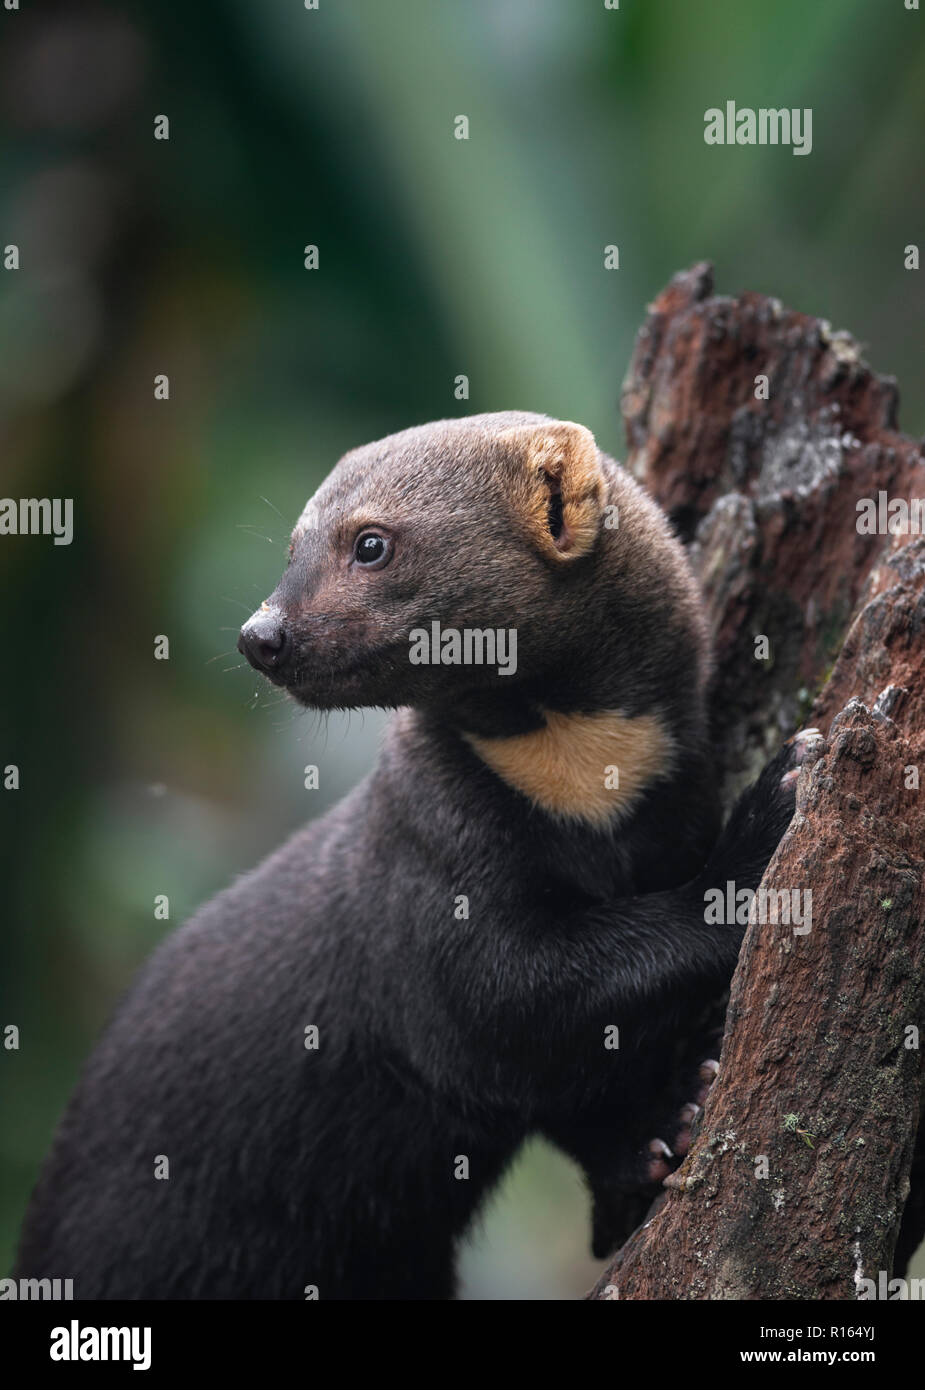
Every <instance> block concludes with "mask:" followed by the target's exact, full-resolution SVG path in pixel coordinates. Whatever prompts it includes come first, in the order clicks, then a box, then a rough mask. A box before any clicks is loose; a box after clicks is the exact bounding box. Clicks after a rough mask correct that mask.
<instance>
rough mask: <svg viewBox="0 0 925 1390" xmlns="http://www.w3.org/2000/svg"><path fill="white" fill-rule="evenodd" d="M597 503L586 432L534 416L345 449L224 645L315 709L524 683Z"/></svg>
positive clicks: (560, 618) (592, 533) (593, 455)
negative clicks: (276, 577) (280, 563)
mask: <svg viewBox="0 0 925 1390" xmlns="http://www.w3.org/2000/svg"><path fill="white" fill-rule="evenodd" d="M604 505H605V478H604V472H603V467H602V460H601V456H600V454H599V452H598V449H597V445H596V444H595V442H594V438H593V436H592V435H591V433H590V432H589V431H588V430H587V429H585V428H584V427H583V426H581V425H576V424H570V423H563V422H561V421H553V420H548V419H546V418H545V417H543V416H539V415H527V414H520V413H514V412H511V413H504V414H497V415H480V416H474V417H469V418H466V419H460V420H446V421H439V422H437V423H435V424H431V425H422V426H420V427H418V428H416V429H410V430H405V431H403V432H402V433H401V434H396V435H392V436H390V437H389V438H387V439H383V440H380V441H379V442H378V443H375V444H368V445H365V446H364V447H363V448H360V449H354V450H352V451H351V452H350V453H348V454H346V455H345V456H344V457H343V458H342V459H341V460H340V462H339V463H338V464H337V466H336V468H335V469H334V470H333V472H332V473H331V475H330V476H329V477H328V478H327V480H326V481H325V483H324V484H323V486H322V487H321V488H320V489H319V490H318V492H317V493H316V494H315V496H314V497H313V498H312V499H311V500H310V501H309V503H308V504H307V506H306V507H305V510H304V511H303V513H302V515H301V517H300V518H299V520H298V523H297V524H296V527H295V530H294V532H293V535H292V543H291V545H290V548H289V556H290V558H289V565H288V567H287V569H286V571H285V573H284V574H283V576H282V578H281V579H280V582H279V584H278V585H277V587H276V589H275V590H274V592H273V593H272V594H271V595H270V597H269V598H268V599H267V600H266V602H265V603H263V604H262V605H261V607H260V608H259V609H258V610H257V612H256V613H255V614H254V615H253V616H252V617H251V618H250V619H249V620H248V622H247V623H245V625H244V627H243V628H242V630H241V636H240V640H239V642H238V646H239V649H240V650H241V651H242V652H243V653H244V655H245V656H246V657H247V659H248V661H249V662H250V663H251V665H252V666H254V667H256V669H257V670H259V671H262V672H263V673H264V674H265V675H266V676H268V677H269V679H270V680H271V681H273V682H275V683H276V684H278V685H282V686H285V687H286V688H287V689H288V690H289V691H290V692H291V693H292V695H293V696H295V698H296V699H297V700H299V701H301V702H302V703H303V704H305V705H308V706H311V707H315V708H320V709H328V708H334V707H358V706H364V705H367V706H368V705H382V706H393V707H394V706H398V705H421V704H427V703H433V702H436V703H438V704H443V703H453V702H454V701H455V700H456V699H457V698H458V697H465V696H467V695H468V694H469V693H470V692H473V691H475V692H477V691H484V690H486V689H490V688H492V687H495V688H497V689H499V690H500V689H502V688H503V687H505V686H508V687H510V686H511V684H512V682H513V683H516V684H518V685H521V684H522V683H523V682H524V681H535V680H537V679H539V678H541V677H542V676H543V675H544V673H545V672H546V671H547V669H548V668H549V667H550V666H553V667H554V665H555V663H556V662H558V661H559V660H560V659H561V655H562V652H561V644H560V643H557V642H556V641H555V638H554V634H555V632H556V630H557V628H563V629H565V628H566V627H567V625H568V624H569V622H570V621H571V620H572V618H573V617H574V604H575V593H576V590H575V583H574V581H575V578H576V577H577V571H578V570H579V569H581V568H582V566H585V567H587V563H588V561H589V559H590V557H591V555H592V553H593V551H594V550H595V547H596V545H597V542H598V538H599V534H600V530H601V526H602V522H603V511H604ZM551 638H552V640H551ZM457 658H458V659H457Z"/></svg>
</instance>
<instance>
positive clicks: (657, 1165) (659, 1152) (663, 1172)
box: [646, 1057, 719, 1183]
mask: <svg viewBox="0 0 925 1390" xmlns="http://www.w3.org/2000/svg"><path fill="white" fill-rule="evenodd" d="M718 1071H719V1062H715V1061H714V1060H713V1059H712V1057H711V1058H708V1059H707V1060H706V1061H704V1062H701V1064H700V1068H699V1070H698V1073H697V1079H696V1081H695V1083H694V1084H693V1085H692V1087H691V1091H692V1098H691V1099H690V1100H688V1101H685V1103H684V1104H683V1105H682V1106H681V1109H680V1110H679V1111H678V1113H677V1115H676V1117H675V1129H674V1133H673V1135H672V1137H671V1139H670V1141H668V1140H665V1139H650V1141H649V1143H648V1145H647V1147H646V1152H647V1154H648V1159H647V1164H646V1172H647V1176H648V1180H649V1182H653V1183H655V1182H660V1183H663V1182H664V1181H665V1179H666V1178H668V1177H670V1175H671V1174H672V1173H673V1172H674V1171H675V1169H676V1168H677V1167H678V1166H679V1165H680V1164H681V1162H682V1161H683V1159H684V1157H685V1156H686V1154H687V1151H688V1149H689V1148H690V1146H691V1141H692V1139H693V1137H694V1134H695V1133H696V1130H697V1126H698V1124H699V1121H700V1117H701V1115H702V1113H703V1107H704V1105H705V1104H706V1099H707V1096H708V1095H709V1094H710V1087H711V1086H712V1085H713V1082H714V1081H715V1080H716V1074H717V1072H718Z"/></svg>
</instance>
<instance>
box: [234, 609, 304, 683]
mask: <svg viewBox="0 0 925 1390" xmlns="http://www.w3.org/2000/svg"><path fill="white" fill-rule="evenodd" d="M291 646H292V642H291V639H290V637H289V633H288V632H287V631H286V629H285V628H284V627H283V624H282V623H281V622H280V620H279V618H278V617H277V616H276V614H275V613H264V612H262V611H260V612H257V613H255V614H254V616H253V617H252V618H248V620H247V622H246V623H245V624H244V626H243V627H242V629H241V635H240V637H239V638H238V651H239V652H241V654H242V655H243V656H246V657H247V659H248V661H249V662H250V664H251V665H252V666H253V667H254V669H255V670H257V671H263V672H264V674H265V675H274V674H278V673H279V670H280V668H281V667H282V666H283V665H284V663H285V661H286V658H287V657H288V656H289V651H290V648H291Z"/></svg>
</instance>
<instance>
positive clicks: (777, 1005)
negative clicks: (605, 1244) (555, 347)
mask: <svg viewBox="0 0 925 1390" xmlns="http://www.w3.org/2000/svg"><path fill="white" fill-rule="evenodd" d="M897 403H898V397H897V391H896V388H895V384H894V383H893V382H892V381H889V380H886V379H883V378H880V377H877V376H875V375H874V374H873V373H872V372H871V371H870V369H869V368H868V367H867V366H866V364H865V363H864V362H863V361H862V360H861V356H860V351H859V349H858V346H857V344H856V343H855V342H854V340H853V339H852V338H851V337H850V335H848V334H846V333H843V332H833V331H832V329H831V328H830V326H829V325H828V324H827V323H825V322H824V321H820V320H818V319H813V318H810V317H808V316H806V315H805V314H799V313H794V312H792V311H790V310H788V309H785V308H783V307H782V306H781V305H780V304H779V303H778V302H777V301H775V300H773V299H768V298H765V297H763V296H760V295H756V294H744V295H742V296H741V297H740V298H738V299H729V298H723V297H717V296H713V295H712V275H711V271H710V268H709V266H706V265H699V266H696V267H694V268H693V269H692V270H691V271H689V272H686V273H684V274H681V275H678V276H676V277H675V279H674V280H673V281H672V283H671V284H670V285H669V286H668V288H667V289H666V290H665V291H664V292H663V293H662V294H661V295H660V296H659V298H658V299H657V300H656V302H655V304H654V305H653V306H652V309H651V311H650V313H649V316H648V318H647V321H646V323H645V325H644V327H643V328H642V330H641V331H640V334H639V336H638V340H637V344H636V349H635V352H634V356H633V360H632V363H631V365H630V369H629V372H628V375H627V379H626V383H625V385H624V390H623V409H624V419H625V424H626V432H627V438H628V442H629V446H630V454H629V458H628V461H627V464H628V467H629V468H630V469H631V470H632V471H633V472H634V474H635V475H636V476H637V477H638V478H640V480H641V481H642V482H643V483H644V484H645V485H646V486H647V487H648V488H649V490H650V491H651V492H652V493H653V495H654V496H655V497H656V498H657V499H658V501H659V502H660V503H661V505H662V506H663V507H664V508H665V510H666V511H667V512H668V513H669V515H670V516H671V517H672V519H673V520H674V523H675V525H676V527H677V529H678V531H679V533H680V534H681V535H682V537H683V538H684V539H685V541H686V542H687V543H688V545H689V547H690V554H691V558H692V561H693V563H694V566H695V569H696V571H697V573H698V575H699V578H700V581H701V584H702V586H703V590H704V595H705V599H706V603H707V606H708V610H709V614H710V619H711V623H712V628H713V634H714V643H715V651H716V676H715V681H714V695H713V705H712V729H713V746H714V748H715V750H716V757H717V776H718V777H719V778H721V779H722V781H723V785H724V788H725V791H726V794H727V796H731V795H732V793H733V792H734V791H735V790H736V789H737V788H738V787H739V786H741V785H743V784H744V783H745V782H746V781H748V780H750V779H751V778H752V777H753V776H754V775H755V774H756V772H757V771H758V769H759V767H760V765H761V764H762V763H763V762H764V760H765V759H766V758H767V757H768V756H770V755H771V753H772V752H773V751H774V750H775V748H776V747H777V746H779V744H780V742H781V741H782V739H784V738H785V737H787V736H789V734H791V733H793V732H794V731H795V730H796V729H797V728H798V727H801V726H805V725H815V726H816V727H817V728H819V729H820V731H821V732H822V734H823V735H824V736H825V739H826V743H825V745H824V750H823V751H822V752H821V755H820V756H818V757H817V759H816V761H814V762H812V763H811V764H808V765H807V766H805V767H804V768H803V769H802V771H801V773H800V780H799V785H798V792H797V812H796V815H795V817H794V820H793V822H792V824H791V827H790V830H789V831H788V833H787V835H786V836H785V837H784V839H783V841H782V842H781V844H780V846H779V848H778V850H777V853H776V854H775V856H774V858H773V860H772V861H771V864H770V865H769V867H768V870H767V873H766V874H765V877H764V880H763V882H762V887H763V888H765V889H769V890H778V891H781V890H786V891H788V892H792V891H793V890H798V891H802V892H803V894H804V895H805V893H806V892H807V891H809V892H811V894H812V897H811V912H812V919H811V928H810V930H809V931H805V930H804V929H803V928H802V927H797V925H796V924H795V923H793V922H786V921H776V922H774V921H770V922H769V921H765V922H761V921H757V920H753V921H752V922H751V923H750V925H749V927H748V930H747V932H746V936H745V940H744V943H743V947H742V951H741V954H740V957H739V963H738V968H737V970H736V973H735V977H734V979H733V983H732V990H731V996H730V1003H729V1008H728V1012H727V1016H726V1029H725V1036H724V1040H723V1048H722V1055H721V1066H720V1072H719V1076H718V1078H717V1080H716V1082H715V1083H714V1085H713V1087H712V1089H711V1092H710V1095H709V1098H708V1100H707V1103H706V1106H705V1109H704V1112H703V1115H702V1118H701V1121H700V1124H699V1128H698V1129H697V1131H696V1133H695V1137H694V1141H693V1143H692V1145H691V1149H690V1152H689V1154H688V1156H687V1158H686V1160H685V1162H684V1163H683V1165H682V1166H681V1167H680V1169H679V1170H678V1171H677V1172H676V1173H674V1174H673V1175H672V1177H671V1178H670V1179H669V1180H668V1186H667V1188H666V1192H665V1194H664V1196H663V1197H660V1198H659V1199H658V1202H657V1203H656V1204H655V1206H654V1207H653V1210H652V1211H651V1212H650V1215H649V1219H648V1220H647V1222H646V1223H645V1224H644V1225H643V1226H642V1227H640V1229H639V1230H638V1231H636V1232H635V1233H634V1234H633V1236H632V1237H631V1238H630V1239H629V1240H628V1241H627V1243H626V1244H625V1245H624V1246H623V1248H622V1250H621V1251H620V1252H619V1253H618V1254H617V1256H616V1258H615V1261H614V1263H613V1265H612V1267H611V1268H610V1270H609V1271H608V1273H607V1274H606V1275H605V1277H604V1278H603V1279H602V1280H601V1281H600V1283H599V1284H598V1286H597V1287H596V1289H595V1290H594V1291H593V1292H592V1293H591V1295H590V1297H591V1298H614V1297H619V1298H621V1299H626V1298H630V1299H656V1298H671V1299H727V1298H746V1299H804V1298H805V1299H814V1298H823V1299H854V1298H858V1297H865V1296H876V1295H874V1294H871V1288H872V1285H871V1283H870V1282H869V1281H873V1284H874V1285H876V1284H877V1281H878V1278H881V1279H882V1278H883V1277H886V1278H889V1277H892V1276H895V1275H896V1274H898V1273H902V1272H903V1271H904V1270H905V1268H906V1265H907V1263H908V1259H909V1257H910V1255H911V1254H912V1253H913V1252H914V1250H915V1248H916V1246H917V1245H918V1244H919V1242H920V1241H921V1239H922V1237H923V1234H925V1143H920V1144H919V1146H918V1148H917V1147H916V1136H917V1132H918V1129H919V1119H920V1116H921V1112H922V1102H923V1067H922V1051H921V1047H920V1042H919V1033H920V1032H925V926H923V921H925V807H923V801H922V793H921V792H920V790H919V773H920V770H922V769H923V763H925V537H923V536H922V535H921V534H917V529H918V530H921V525H918V528H917V520H916V516H915V515H914V514H913V515H912V516H907V518H906V519H907V521H908V523H909V524H908V525H906V526H905V527H904V528H902V529H901V523H902V521H903V509H902V507H901V506H893V507H892V508H890V503H891V502H892V501H893V499H902V500H904V501H905V503H906V504H908V502H909V499H911V498H925V457H923V450H922V446H921V445H920V444H919V443H917V442H916V441H913V440H911V439H908V438H906V437H904V436H903V435H902V434H900V433H899V432H898V427H897V422H896V416H897ZM859 503H860V504H861V505H860V507H859ZM906 511H907V512H908V511H909V508H908V505H907V507H906ZM884 521H886V522H887V523H888V525H892V526H893V528H894V530H893V531H892V532H891V531H889V530H886V531H884V530H883V529H882V523H883V522H884ZM868 525H873V526H874V527H875V529H874V530H873V531H872V532H871V533H868V531H867V530H866V529H865V527H867V526H868ZM762 639H764V641H762ZM922 1128H923V1139H925V1126H923V1127H922ZM881 1272H884V1273H883V1274H882V1275H881ZM881 1296H882V1295H881Z"/></svg>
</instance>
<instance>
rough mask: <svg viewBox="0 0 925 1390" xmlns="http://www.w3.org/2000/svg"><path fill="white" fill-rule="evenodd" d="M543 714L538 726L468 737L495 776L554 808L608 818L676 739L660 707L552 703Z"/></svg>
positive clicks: (621, 810) (666, 761)
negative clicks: (578, 707)
mask: <svg viewBox="0 0 925 1390" xmlns="http://www.w3.org/2000/svg"><path fill="white" fill-rule="evenodd" d="M545 718H546V724H545V726H544V727H543V728H542V729H534V730H532V731H531V732H530V733H526V734H514V735H513V736H512V737H510V738H483V737H482V736H481V735H478V734H467V735H466V737H467V739H468V741H469V743H470V745H471V746H472V747H473V748H474V749H475V751H476V753H478V755H479V757H480V758H481V759H482V760H483V761H484V762H485V763H487V764H488V766H489V767H490V768H492V770H493V771H494V772H496V773H497V774H498V776H499V777H501V778H502V779H503V780H504V781H505V782H507V783H508V785H509V786H512V787H516V788H517V790H518V791H520V792H522V793H523V794H524V796H526V797H529V799H530V800H531V801H532V802H533V803H534V804H535V805H536V806H541V807H542V808H543V810H544V811H548V812H550V813H551V814H552V815H556V816H563V817H565V818H566V819H569V820H583V821H588V822H590V823H591V824H592V825H597V826H604V825H607V824H608V823H609V822H613V821H616V820H617V819H618V817H619V816H620V815H622V814H626V812H627V811H629V810H630V809H631V807H632V804H633V802H635V801H636V800H637V798H638V797H639V796H640V794H641V793H642V792H643V791H644V790H645V788H646V787H647V786H648V785H649V783H651V782H653V781H654V780H655V779H656V777H658V776H659V775H661V774H662V773H664V772H666V771H668V770H669V769H670V767H671V764H672V761H673V757H674V745H673V740H672V738H671V736H670V734H668V733H667V731H666V730H665V728H664V726H663V725H662V723H661V721H660V720H659V718H658V716H657V715H654V714H640V715H637V716H636V717H635V718H633V719H630V718H627V716H626V715H623V714H619V713H618V712H617V711H616V710H599V711H596V712H595V713H594V714H559V713H557V712H555V711H553V710H550V711H546V712H545Z"/></svg>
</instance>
